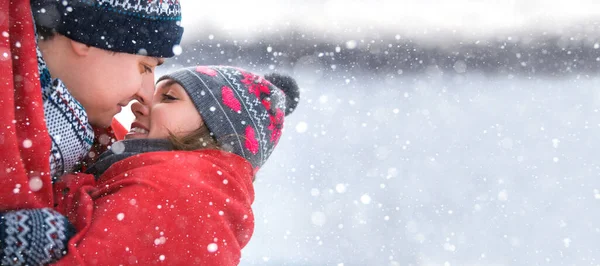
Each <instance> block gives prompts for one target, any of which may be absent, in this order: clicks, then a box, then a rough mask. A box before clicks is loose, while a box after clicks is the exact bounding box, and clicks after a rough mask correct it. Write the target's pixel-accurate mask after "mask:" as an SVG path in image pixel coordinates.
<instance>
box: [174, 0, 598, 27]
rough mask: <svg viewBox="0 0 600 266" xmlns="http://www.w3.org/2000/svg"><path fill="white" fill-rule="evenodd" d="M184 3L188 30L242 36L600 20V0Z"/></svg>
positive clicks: (186, 0)
mask: <svg viewBox="0 0 600 266" xmlns="http://www.w3.org/2000/svg"><path fill="white" fill-rule="evenodd" d="M181 4H182V9H183V24H184V26H188V28H187V29H186V30H190V31H194V30H197V29H199V28H201V27H203V25H209V24H211V25H213V27H216V28H217V29H220V30H226V31H227V32H229V33H232V34H241V35H252V34H253V32H256V31H257V30H258V31H269V30H274V29H281V28H285V27H286V26H290V25H292V26H300V27H303V28H306V29H313V30H324V29H326V30H329V31H335V32H340V33H344V32H350V31H356V30H357V27H361V28H362V30H363V31H364V30H368V28H369V27H377V28H386V29H392V30H397V31H399V32H403V33H411V32H413V33H416V32H422V31H424V30H429V31H433V30H435V29H436V28H440V29H442V30H456V31H459V32H466V33H469V34H471V33H475V34H480V33H484V34H489V33H492V34H493V33H494V31H501V30H513V29H515V28H517V29H522V28H529V27H537V28H539V27H544V28H548V29H556V28H560V27H562V26H564V25H565V24H571V23H573V22H577V21H578V20H580V19H594V18H596V19H595V20H597V18H599V17H600V1H598V0H370V1H367V0H252V1H247V0H220V1H198V0H181ZM190 26H193V27H190Z"/></svg>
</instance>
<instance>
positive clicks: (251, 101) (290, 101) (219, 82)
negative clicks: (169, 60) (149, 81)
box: [158, 66, 300, 172]
mask: <svg viewBox="0 0 600 266" xmlns="http://www.w3.org/2000/svg"><path fill="white" fill-rule="evenodd" d="M164 79H172V80H174V81H176V82H177V83H179V84H180V85H181V86H182V87H183V88H184V89H185V91H186V92H187V94H188V95H189V96H190V98H191V100H192V101H193V102H194V105H195V106H196V109H197V110H198V112H199V113H200V116H201V117H202V120H203V121H204V124H205V125H206V126H207V127H208V129H209V131H210V132H211V133H212V134H213V136H214V137H215V139H216V140H217V142H219V144H220V145H221V147H222V148H223V149H225V150H228V151H231V152H233V153H235V154H237V155H239V156H242V157H244V158H246V159H247V160H248V161H249V162H250V163H252V165H253V166H254V170H255V172H256V171H258V169H259V168H260V167H261V166H262V165H263V164H264V163H265V162H266V160H267V158H269V156H270V155H271V153H272V152H273V149H275V146H276V145H277V143H278V142H279V138H280V137H281V133H282V129H283V120H284V116H286V115H288V114H290V113H292V111H294V109H295V108H296V106H297V105H298V101H299V94H300V92H299V89H298V85H297V84H296V81H295V80H294V79H293V78H291V77H289V76H285V75H281V74H277V73H273V74H268V75H265V76H264V77H261V76H259V75H256V74H253V73H251V72H249V71H246V70H244V69H241V68H236V67H230V66H198V67H190V68H184V69H181V70H178V71H175V72H173V73H171V74H168V75H165V76H162V77H161V78H159V80H158V81H161V80H164Z"/></svg>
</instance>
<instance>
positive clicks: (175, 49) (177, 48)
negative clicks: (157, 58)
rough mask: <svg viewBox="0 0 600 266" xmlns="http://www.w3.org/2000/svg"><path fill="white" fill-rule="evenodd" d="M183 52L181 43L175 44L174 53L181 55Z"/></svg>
mask: <svg viewBox="0 0 600 266" xmlns="http://www.w3.org/2000/svg"><path fill="white" fill-rule="evenodd" d="M182 52H183V48H181V45H179V44H176V45H173V54H175V55H180V54H181V53H182Z"/></svg>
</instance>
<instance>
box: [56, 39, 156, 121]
mask: <svg viewBox="0 0 600 266" xmlns="http://www.w3.org/2000/svg"><path fill="white" fill-rule="evenodd" d="M163 61H164V60H163V59H161V58H156V57H148V56H141V55H133V54H126V53H112V52H109V51H106V50H102V49H98V48H95V47H90V48H89V50H88V51H87V53H86V56H83V57H79V60H77V61H76V64H75V66H73V67H74V68H73V71H75V72H76V73H77V76H76V77H75V79H71V80H72V81H73V80H74V82H72V84H67V87H68V89H69V91H70V92H71V94H72V95H73V96H74V97H75V98H76V99H77V100H78V101H79V102H80V103H81V104H82V105H83V107H84V108H85V110H86V112H87V115H88V118H89V122H90V124H92V125H94V126H100V127H108V126H109V125H110V123H111V121H112V119H113V117H114V116H115V115H116V114H117V113H119V112H120V111H121V109H122V107H123V106H126V105H127V104H128V103H129V102H130V101H131V100H133V99H138V100H140V101H149V100H151V99H152V94H153V91H154V70H155V68H156V66H158V65H160V64H162V63H163Z"/></svg>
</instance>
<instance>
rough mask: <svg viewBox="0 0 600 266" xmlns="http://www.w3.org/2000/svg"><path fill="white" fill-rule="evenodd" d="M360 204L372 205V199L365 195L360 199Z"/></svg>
mask: <svg viewBox="0 0 600 266" xmlns="http://www.w3.org/2000/svg"><path fill="white" fill-rule="evenodd" d="M360 202H362V203H363V204H369V203H371V197H370V196H369V195H367V194H364V195H362V196H361V197H360Z"/></svg>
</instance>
